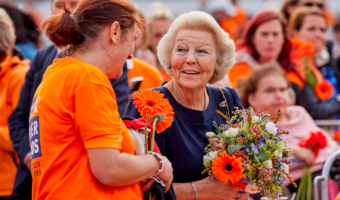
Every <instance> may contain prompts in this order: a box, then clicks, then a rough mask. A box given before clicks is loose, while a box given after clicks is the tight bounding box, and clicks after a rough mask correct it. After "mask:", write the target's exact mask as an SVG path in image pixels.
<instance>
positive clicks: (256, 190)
mask: <svg viewBox="0 0 340 200" xmlns="http://www.w3.org/2000/svg"><path fill="white" fill-rule="evenodd" d="M244 190H245V192H247V193H249V194H256V193H259V192H261V191H260V189H259V187H258V186H257V185H255V184H254V185H252V184H248V185H247V186H246V188H245V189H244Z"/></svg>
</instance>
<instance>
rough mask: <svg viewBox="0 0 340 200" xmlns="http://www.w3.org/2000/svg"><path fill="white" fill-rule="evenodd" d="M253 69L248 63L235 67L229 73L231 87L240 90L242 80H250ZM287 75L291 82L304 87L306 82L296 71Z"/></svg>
mask: <svg viewBox="0 0 340 200" xmlns="http://www.w3.org/2000/svg"><path fill="white" fill-rule="evenodd" d="M252 72H253V69H252V68H251V67H250V66H249V65H247V64H246V63H239V64H237V65H235V66H233V67H232V68H231V69H230V71H229V72H228V78H229V81H230V83H231V86H232V87H233V88H234V89H238V82H239V81H240V80H242V79H246V78H248V77H249V76H250V75H251V73H252ZM286 75H287V78H288V81H289V82H292V83H295V84H297V85H298V86H299V87H300V88H301V87H303V85H304V81H303V80H301V78H300V77H299V76H298V75H297V74H296V72H294V71H286Z"/></svg>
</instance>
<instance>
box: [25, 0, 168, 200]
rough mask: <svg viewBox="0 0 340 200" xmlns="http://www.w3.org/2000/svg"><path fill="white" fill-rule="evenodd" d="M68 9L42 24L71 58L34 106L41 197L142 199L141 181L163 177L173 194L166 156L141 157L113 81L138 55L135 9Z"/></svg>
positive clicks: (115, 1) (123, 4) (118, 4)
mask: <svg viewBox="0 0 340 200" xmlns="http://www.w3.org/2000/svg"><path fill="white" fill-rule="evenodd" d="M102 8H105V9H102ZM64 9H65V10H64V12H61V13H58V14H56V15H53V16H51V17H50V18H48V19H47V20H46V21H44V23H43V25H42V27H43V29H44V30H46V34H47V36H48V37H49V38H50V39H51V41H52V42H53V43H54V44H55V45H56V46H58V47H59V48H63V49H64V54H65V58H60V59H56V60H55V61H54V62H53V64H52V65H51V66H49V67H48V69H47V70H46V72H45V74H44V77H43V80H42V82H41V84H40V86H39V87H38V89H37V91H36V93H35V95H34V99H33V101H32V106H31V113H30V122H29V135H30V141H31V151H32V152H31V153H32V163H31V164H32V165H31V166H32V177H33V189H32V190H33V191H32V197H33V199H115V200H126V199H133V200H140V199H142V198H143V194H142V188H141V185H140V183H139V182H140V181H143V180H146V179H147V178H149V177H151V176H153V175H155V173H156V172H158V171H160V173H158V175H157V176H158V177H159V178H160V179H162V180H163V181H164V182H165V184H166V187H167V188H166V189H169V187H170V184H171V182H172V167H171V163H170V162H169V161H168V160H167V159H166V158H165V157H162V156H159V155H142V156H134V155H133V154H134V144H133V141H132V139H131V136H130V135H129V133H128V131H127V128H126V126H125V125H124V123H123V121H122V120H121V119H120V116H119V113H118V110H117V104H116V100H115V99H116V96H115V93H114V91H113V89H112V87H111V84H110V81H109V78H110V79H111V78H117V77H120V76H121V73H122V67H123V64H124V62H125V60H126V59H131V54H132V52H133V51H134V43H135V39H136V30H135V29H136V27H140V19H139V18H138V17H137V15H136V10H135V8H134V7H133V5H132V4H130V3H129V2H127V1H121V0H83V1H82V2H81V3H80V4H79V5H78V7H77V9H76V11H75V13H73V14H71V13H70V12H68V11H67V10H66V8H64ZM161 160H163V162H164V165H163V164H162V163H161V162H160V161H161ZM162 166H164V167H163V170H161V169H160V167H162ZM149 184H151V182H150V183H149Z"/></svg>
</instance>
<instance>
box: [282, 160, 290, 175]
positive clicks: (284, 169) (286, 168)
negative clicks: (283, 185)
mask: <svg viewBox="0 0 340 200" xmlns="http://www.w3.org/2000/svg"><path fill="white" fill-rule="evenodd" d="M281 168H282V169H283V171H284V172H285V173H287V174H288V173H289V166H288V165H287V164H286V163H282V165H281Z"/></svg>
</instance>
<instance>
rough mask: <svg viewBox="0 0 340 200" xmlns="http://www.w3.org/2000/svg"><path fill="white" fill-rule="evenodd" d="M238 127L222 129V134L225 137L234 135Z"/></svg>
mask: <svg viewBox="0 0 340 200" xmlns="http://www.w3.org/2000/svg"><path fill="white" fill-rule="evenodd" d="M238 129H239V128H229V129H228V130H226V131H224V135H225V136H226V137H235V136H236V135H237V133H238Z"/></svg>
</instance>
